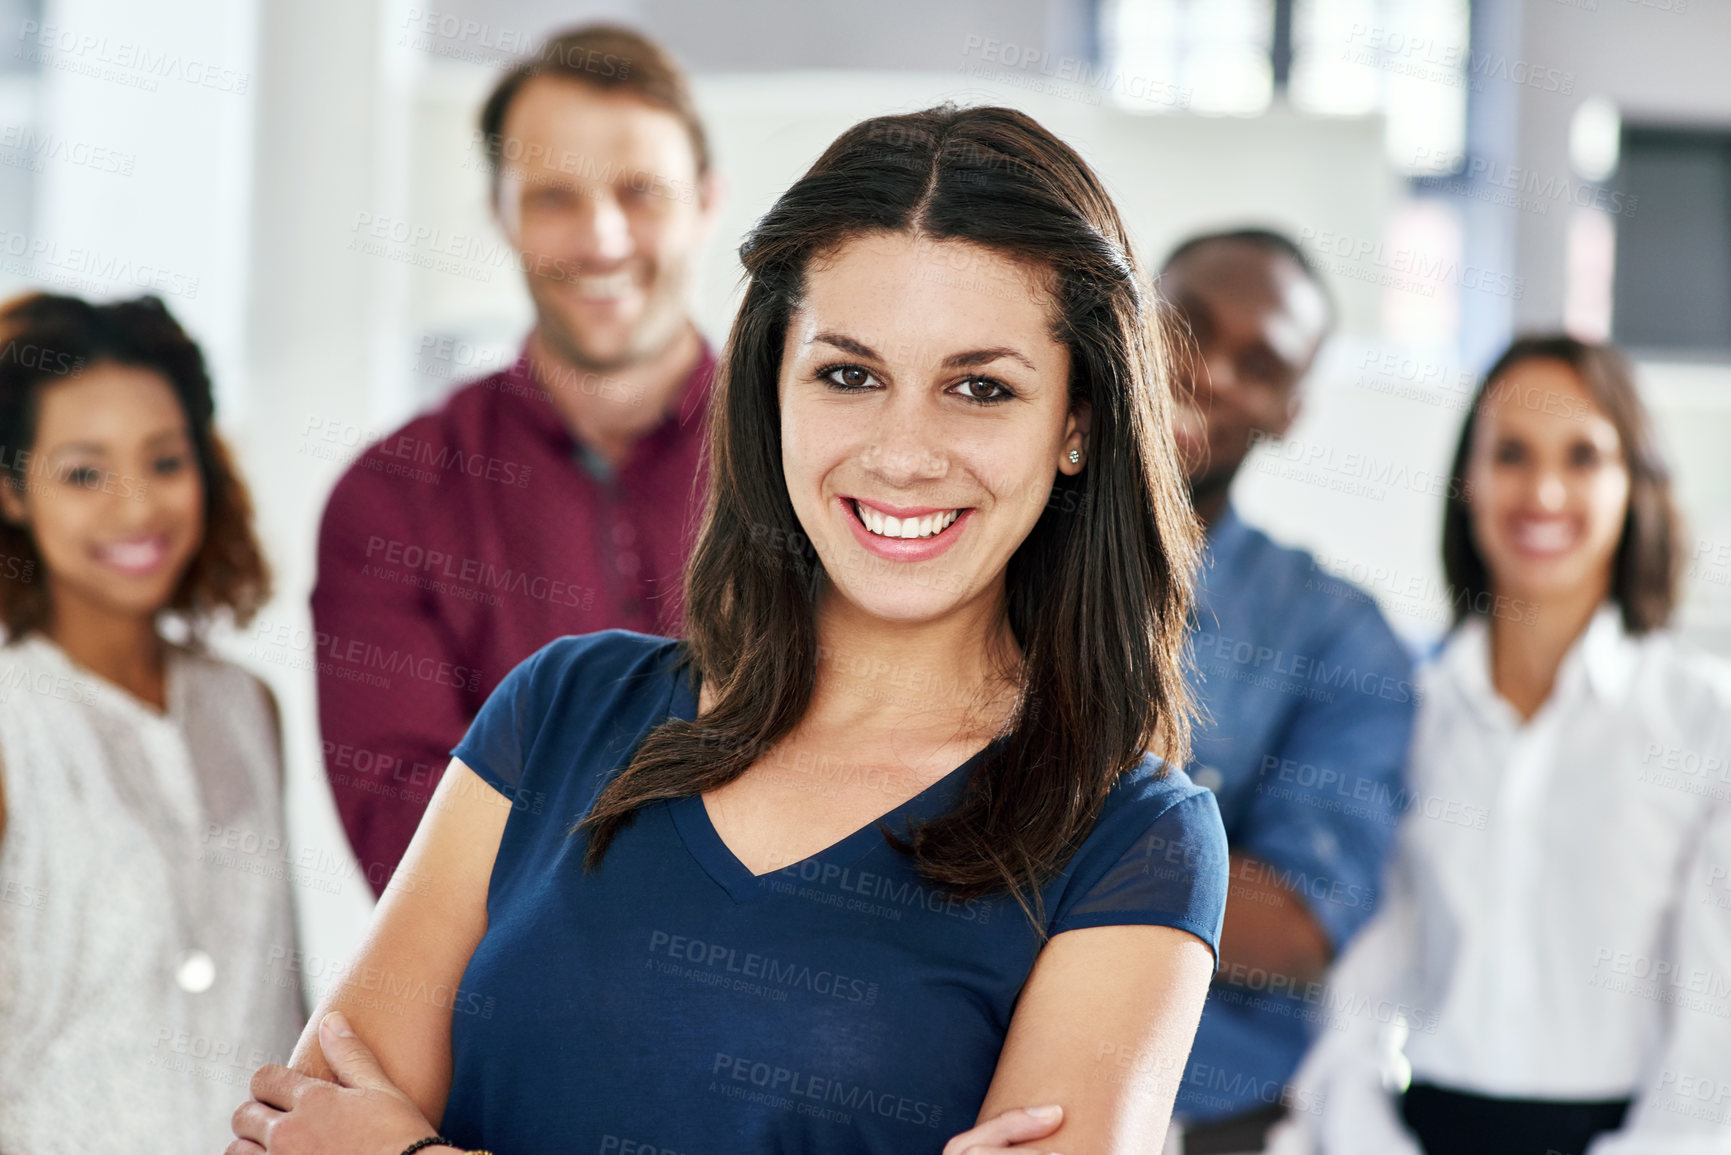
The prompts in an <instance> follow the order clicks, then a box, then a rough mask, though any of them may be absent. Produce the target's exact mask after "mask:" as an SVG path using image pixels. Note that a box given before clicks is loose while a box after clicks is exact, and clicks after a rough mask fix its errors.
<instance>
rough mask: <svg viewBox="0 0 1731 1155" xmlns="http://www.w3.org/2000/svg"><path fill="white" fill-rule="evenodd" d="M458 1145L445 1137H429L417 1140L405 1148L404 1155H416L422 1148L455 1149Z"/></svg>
mask: <svg viewBox="0 0 1731 1155" xmlns="http://www.w3.org/2000/svg"><path fill="white" fill-rule="evenodd" d="M455 1146H456V1144H455V1143H453V1142H451V1141H450V1140H449V1139H447V1138H445V1137H444V1136H443V1135H429V1136H427V1137H426V1138H425V1139H416V1140H415V1141H414V1142H413V1143H410V1144H409V1145H408V1146H407V1147H404V1148H403V1155H415V1152H417V1151H419V1150H420V1149H421V1148H422V1147H455Z"/></svg>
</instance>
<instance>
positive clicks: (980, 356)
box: [812, 333, 1038, 372]
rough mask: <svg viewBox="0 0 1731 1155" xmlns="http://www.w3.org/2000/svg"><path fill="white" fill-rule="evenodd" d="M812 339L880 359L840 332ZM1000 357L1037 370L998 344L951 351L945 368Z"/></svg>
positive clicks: (880, 359) (961, 366)
mask: <svg viewBox="0 0 1731 1155" xmlns="http://www.w3.org/2000/svg"><path fill="white" fill-rule="evenodd" d="M812 340H813V341H822V342H823V343H824V344H825V345H833V346H835V347H836V348H837V349H840V350H842V351H843V352H846V353H852V354H853V355H854V356H856V357H865V358H868V359H869V360H872V361H882V360H883V358H882V357H880V356H878V354H877V350H875V349H873V348H872V347H871V346H870V345H862V344H860V343H859V342H858V341H855V340H854V339H853V338H852V337H844V336H842V335H841V334H840V333H819V334H818V335H817V336H815V337H813V338H812ZM1000 357H1010V358H1013V359H1015V360H1017V361H1020V362H1021V363H1022V364H1024V365H1026V366H1027V367H1028V368H1029V369H1030V370H1033V371H1034V372H1038V370H1037V369H1036V368H1035V366H1034V363H1033V362H1032V361H1030V360H1028V359H1027V358H1026V357H1024V356H1022V354H1020V353H1018V352H1016V350H1014V349H1011V348H1010V347H1009V346H1007V345H998V346H995V347H993V348H990V349H970V350H969V351H968V352H966V353H951V354H950V355H949V356H948V357H945V358H944V364H943V367H944V368H945V369H972V368H975V367H977V366H980V365H988V364H990V363H991V362H993V361H996V360H997V359H998V358H1000Z"/></svg>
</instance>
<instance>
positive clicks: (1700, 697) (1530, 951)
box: [1270, 337, 1731, 1155]
mask: <svg viewBox="0 0 1731 1155" xmlns="http://www.w3.org/2000/svg"><path fill="white" fill-rule="evenodd" d="M1680 541H1681V531H1680V527H1679V525H1678V522H1677V519H1676V514H1675V512H1674V509H1673V506H1672V502H1671V495H1670V482H1669V478H1668V474H1667V470H1666V467H1665V464H1664V461H1663V459H1662V457H1661V455H1660V453H1659V451H1658V448H1657V445H1656V442H1655V438H1654V435H1653V430H1652V425H1651V421H1650V420H1649V418H1648V415H1647V413H1646V412H1645V410H1644V409H1643V407H1642V404H1641V401H1640V398H1639V396H1638V394H1637V392H1636V388H1635V384H1634V379H1633V375H1632V373H1631V371H1630V368H1629V366H1628V363H1627V362H1626V361H1625V360H1624V358H1623V357H1622V356H1621V355H1620V354H1619V353H1618V352H1617V351H1616V350H1615V349H1613V348H1611V347H1608V346H1604V345H1590V344H1585V343H1582V342H1580V341H1576V340H1574V339H1572V338H1568V337H1536V338H1525V339H1522V340H1519V341H1517V342H1515V344H1514V345H1513V346H1512V347H1511V348H1510V349H1509V350H1508V351H1507V352H1506V353H1504V354H1503V356H1502V357H1501V358H1499V359H1498V361H1497V362H1496V364H1495V365H1494V366H1493V367H1492V368H1491V370H1490V372H1489V373H1488V374H1487V375H1486V380H1485V384H1484V385H1483V386H1481V389H1480V392H1479V394H1478V397H1477V398H1476V399H1475V402H1474V405H1473V408H1472V409H1471V411H1470V415H1469V417H1468V419H1467V422H1466V425H1465V428H1464V429H1463V430H1462V432H1461V438H1460V444H1459V447H1458V448H1457V450H1456V454H1455V460H1454V468H1453V483H1452V485H1451V488H1450V491H1449V497H1448V503H1447V508H1446V511H1445V515H1444V527H1443V557H1444V564H1445V567H1446V570H1447V575H1448V579H1449V586H1450V589H1451V591H1452V596H1453V598H1454V600H1455V613H1456V625H1455V628H1454V630H1453V631H1452V632H1451V633H1450V634H1449V636H1448V637H1447V639H1446V640H1445V642H1444V644H1443V647H1442V649H1441V652H1440V653H1439V654H1438V656H1437V658H1436V660H1435V661H1434V663H1432V665H1431V666H1430V668H1429V669H1428V670H1427V671H1426V673H1425V675H1424V680H1423V681H1422V683H1421V685H1422V687H1423V697H1422V700H1421V706H1420V712H1419V719H1418V725H1417V729H1416V731H1415V734H1414V739H1413V748H1412V756H1411V763H1410V773H1409V777H1408V783H1407V793H1408V797H1407V798H1406V799H1404V801H1405V802H1406V804H1407V805H1406V810H1405V815H1404V817H1403V819H1402V825H1401V828H1400V832H1399V837H1398V840H1397V848H1396V851H1395V855H1394V858H1393V860H1392V862H1391V865H1390V868H1389V877H1388V879H1387V881H1386V885H1385V887H1384V892H1383V896H1382V903H1381V905H1380V907H1379V909H1378V911H1377V914H1376V917H1375V918H1374V920H1373V921H1372V923H1371V924H1370V926H1369V927H1368V928H1367V929H1366V931H1365V932H1363V933H1362V934H1361V935H1360V937H1359V938H1358V939H1357V940H1356V941H1355V943H1354V945H1353V946H1352V947H1351V948H1350V949H1349V951H1348V952H1347V953H1346V954H1345V955H1343V956H1342V958H1341V960H1340V961H1339V963H1338V964H1337V966H1336V968H1335V970H1334V972H1333V973H1332V974H1331V976H1330V982H1329V989H1328V993H1327V996H1326V1004H1327V1009H1328V1014H1329V1017H1330V1022H1329V1027H1330V1028H1331V1029H1325V1030H1323V1031H1322V1032H1321V1035H1320V1038H1319V1039H1318V1043H1317V1046H1316V1047H1315V1049H1314V1050H1313V1051H1312V1053H1311V1054H1310V1056H1309V1057H1308V1058H1307V1059H1306V1061H1305V1064H1304V1066H1303V1067H1302V1068H1301V1069H1300V1071H1299V1073H1298V1075H1297V1076H1296V1077H1295V1086H1294V1088H1293V1091H1294V1096H1293V1097H1294V1101H1296V1102H1304V1103H1310V1104H1313V1108H1312V1109H1311V1110H1310V1111H1309V1112H1308V1113H1302V1114H1296V1115H1295V1116H1294V1119H1293V1122H1292V1123H1291V1124H1289V1125H1288V1126H1287V1127H1286V1128H1285V1130H1284V1131H1283V1133H1281V1135H1280V1136H1279V1137H1278V1139H1277V1141H1276V1142H1275V1144H1274V1146H1272V1147H1271V1148H1270V1149H1271V1150H1272V1151H1278V1152H1296V1151H1301V1150H1307V1149H1308V1150H1320V1151H1323V1152H1326V1153H1327V1155H1347V1153H1359V1152H1363V1153H1367V1155H1368V1153H1372V1152H1374V1153H1375V1155H1415V1153H1418V1152H1423V1153H1425V1155H1452V1153H1454V1152H1471V1153H1472V1155H1502V1153H1511V1155H1513V1153H1519V1155H1587V1153H1590V1155H1634V1153H1637V1152H1639V1153H1658V1152H1665V1153H1666V1155H1690V1153H1694V1152H1701V1153H1706V1152H1731V878H1728V874H1731V871H1728V869H1727V868H1728V867H1731V668H1728V667H1727V666H1725V665H1724V664H1722V663H1720V662H1719V661H1717V660H1715V659H1712V658H1710V657H1707V656H1705V655H1703V654H1700V653H1697V652H1694V651H1692V650H1691V649H1690V648H1689V647H1688V646H1686V645H1685V644H1683V643H1682V642H1681V641H1680V640H1679V639H1678V638H1677V637H1676V636H1675V635H1674V634H1672V633H1671V632H1670V631H1669V630H1668V629H1667V628H1666V626H1667V623H1668V621H1669V619H1670V617H1671V612H1672V609H1673V605H1674V602H1675V600H1676V586H1677V578H1678V570H1679V545H1680Z"/></svg>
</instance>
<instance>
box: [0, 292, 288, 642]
mask: <svg viewBox="0 0 1731 1155" xmlns="http://www.w3.org/2000/svg"><path fill="white" fill-rule="evenodd" d="M101 365H127V366H131V367H133V368H138V369H148V370H150V371H151V372H153V373H156V374H159V375H160V376H161V377H162V378H163V380H165V381H167V382H168V384H169V387H170V388H172V389H173V390H174V396H175V399H176V400H178V401H179V402H180V407H181V409H182V410H183V411H184V412H185V413H186V422H187V427H188V432H189V433H190V436H191V440H192V445H193V449H194V450H195V452H196V453H197V455H198V468H199V476H200V479H201V480H202V482H203V483H204V529H203V537H202V539H201V541H200V544H199V548H198V552H197V553H195V554H194V555H193V557H192V562H191V564H189V565H188V566H187V568H186V572H185V573H184V574H182V575H181V579H180V582H179V583H178V584H177V585H176V587H175V590H174V593H173V594H172V595H171V596H170V598H169V602H168V605H167V606H165V607H164V609H166V610H168V611H170V612H173V613H177V614H179V615H181V617H182V618H183V620H184V621H185V622H186V624H187V625H188V626H190V627H191V628H192V630H193V632H194V636H195V637H196V635H197V633H198V632H199V631H200V629H201V627H203V626H204V625H206V624H208V622H209V621H210V619H211V618H212V617H213V616H215V615H216V614H217V613H218V612H219V611H227V612H228V613H229V614H230V615H232V619H233V622H234V624H235V625H245V624H246V623H247V622H248V621H249V620H251V618H252V616H253V615H254V614H255V613H257V612H258V609H259V608H260V607H261V606H263V605H264V603H265V602H266V601H268V600H269V598H270V570H269V567H268V566H267V565H266V564H265V559H264V551H263V550H262V549H260V548H259V543H258V538H257V537H256V536H255V534H254V532H253V526H252V498H251V497H250V495H249V494H248V493H247V489H246V485H245V484H244V483H243V482H242V481H241V479H240V475H239V473H238V472H236V470H235V467H234V463H233V462H232V461H231V460H230V458H229V454H228V450H227V449H226V448H225V447H224V445H223V443H222V440H221V439H220V438H219V437H218V436H217V434H216V429H215V427H214V416H215V404H214V401H213V399H212V396H211V385H210V375H209V373H208V372H207V371H206V369H205V365H204V354H203V353H201V352H200V351H199V348H198V345H197V343H196V342H194V341H193V339H192V338H191V337H190V336H188V335H187V332H186V330H185V329H182V328H181V327H180V324H179V322H177V321H176V320H175V319H174V317H173V316H172V315H171V314H170V313H169V311H168V309H167V308H166V307H165V306H164V305H163V303H162V301H161V299H160V298H157V297H154V296H143V297H138V298H135V299H133V300H130V301H115V302H113V303H110V304H92V303H91V302H89V301H85V300H82V299H80V298H78V297H66V296H58V295H55V294H51V293H28V294H25V295H24V296H21V297H15V298H13V299H12V300H10V301H7V302H5V303H4V304H0V453H3V454H4V455H5V458H6V461H5V466H4V468H3V469H0V485H10V486H11V487H13V489H15V490H18V491H23V490H24V489H25V487H26V486H28V485H29V483H30V481H29V477H28V476H27V474H28V470H29V461H30V456H31V455H30V449H31V446H33V445H34V444H35V441H36V418H37V414H38V412H39V410H40V406H41V396H42V391H43V390H44V389H47V388H49V387H50V386H52V385H53V384H55V383H56V382H58V381H64V380H68V379H70V378H72V377H74V376H76V375H77V374H78V373H80V372H83V371H85V370H87V369H92V368H95V367H98V366H101ZM0 558H4V559H5V560H6V563H7V564H5V565H0V624H3V625H4V626H5V628H6V633H7V638H8V640H13V639H16V638H19V637H22V636H23V635H24V634H26V633H29V632H30V631H31V630H36V629H40V628H42V627H43V626H45V625H46V624H47V623H48V616H49V612H50V609H51V607H50V604H49V598H48V583H47V578H46V575H45V574H44V573H43V572H42V564H41V557H40V555H39V554H38V552H37V549H36V541H35V539H34V538H33V537H32V536H31V533H30V529H29V527H28V526H25V525H17V524H13V523H11V522H9V521H6V520H5V519H4V518H0Z"/></svg>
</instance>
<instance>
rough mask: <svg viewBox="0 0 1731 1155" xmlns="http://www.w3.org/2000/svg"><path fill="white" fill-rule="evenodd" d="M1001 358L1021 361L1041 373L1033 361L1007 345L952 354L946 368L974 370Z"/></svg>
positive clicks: (948, 358) (945, 365)
mask: <svg viewBox="0 0 1731 1155" xmlns="http://www.w3.org/2000/svg"><path fill="white" fill-rule="evenodd" d="M1000 357H1009V358H1010V359H1012V360H1015V361H1020V362H1021V363H1022V364H1024V365H1026V366H1027V367H1028V368H1029V369H1030V370H1032V371H1033V372H1036V373H1037V372H1039V370H1037V369H1035V368H1034V363H1033V362H1032V361H1030V360H1028V359H1027V358H1026V357H1024V356H1022V355H1021V354H1020V353H1018V352H1016V351H1015V350H1014V349H1011V348H1009V347H1008V346H1005V345H998V346H996V347H995V348H991V349H973V350H970V351H969V352H966V353H951V354H950V355H949V356H948V357H945V358H944V368H946V369H973V368H976V367H978V366H980V365H989V364H991V363H992V362H993V361H996V360H997V359H998V358H1000Z"/></svg>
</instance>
